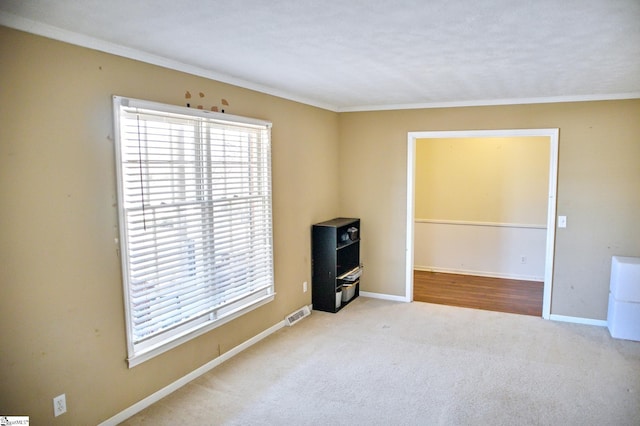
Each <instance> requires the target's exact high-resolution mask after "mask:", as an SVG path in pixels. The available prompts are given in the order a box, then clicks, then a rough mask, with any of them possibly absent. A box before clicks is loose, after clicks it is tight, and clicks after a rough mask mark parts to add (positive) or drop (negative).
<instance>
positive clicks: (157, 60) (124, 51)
mask: <svg viewBox="0 0 640 426" xmlns="http://www.w3.org/2000/svg"><path fill="white" fill-rule="evenodd" d="M0 25H4V26H6V27H9V28H13V29H16V30H20V31H25V32H28V33H31V34H36V35H39V36H42V37H47V38H51V39H53V40H58V41H62V42H65V43H70V44H73V45H76V46H82V47H86V48H88V49H93V50H98V51H100V52H105V53H110V54H112V55H117V56H122V57H124V58H129V59H134V60H137V61H141V62H146V63H148V64H152V65H158V66H161V67H164V68H169V69H172V70H176V71H182V72H186V73H189V74H192V75H196V76H199V77H204V78H209V79H212V80H216V81H219V82H222V83H228V84H232V85H234V86H238V87H242V88H245V89H249V90H255V91H256V92H260V93H264V94H267V95H272V96H277V97H279V98H283V99H288V100H290V101H294V102H299V103H302V104H305V105H310V106H315V107H318V108H322V109H326V110H329V111H333V112H361V111H389V110H403V109H427V108H457V107H469V106H492V105H523V104H546V103H560V102H589V101H610V100H621V99H638V98H640V92H630V93H612V94H590V95H573V96H550V97H539V98H507V99H485V100H477V101H451V102H424V103H410V104H391V105H355V106H343V107H339V106H337V105H333V104H328V103H326V102H321V101H318V100H315V99H310V98H306V97H303V96H299V95H296V94H292V93H290V92H287V91H284V90H281V89H276V88H274V87H269V86H265V85H262V84H257V83H253V82H250V81H247V80H243V79H239V78H236V77H232V76H230V75H228V74H223V73H220V72H215V71H211V70H207V69H204V68H200V67H196V66H194V65H189V64H185V63H183V62H179V61H176V60H173V59H169V58H165V57H163V56H158V55H154V54H152V53H148V52H144V51H141V50H138V49H133V48H129V47H125V46H121V45H118V44H115V43H111V42H107V41H104V40H100V39H97V38H94V37H89V36H86V35H83V34H79V33H75V32H72V31H68V30H64V29H62V28H58V27H54V26H52V25H48V24H44V23H41V22H37V21H33V20H31V19H27V18H23V17H21V16H17V15H14V14H12V13H8V12H4V11H0Z"/></svg>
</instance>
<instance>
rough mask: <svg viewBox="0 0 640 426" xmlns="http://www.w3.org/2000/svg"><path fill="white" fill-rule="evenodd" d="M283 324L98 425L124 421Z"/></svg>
mask: <svg viewBox="0 0 640 426" xmlns="http://www.w3.org/2000/svg"><path fill="white" fill-rule="evenodd" d="M284 326H285V321H284V320H282V321H280V322H279V323H277V324H275V325H273V326H272V327H269V328H268V329H266V330H264V331H263V332H261V333H259V334H257V335H255V336H253V337H252V338H250V339H249V340H246V341H244V342H243V343H241V344H239V345H238V346H236V347H234V348H232V349H230V350H228V351H227V352H225V353H223V354H221V355H220V356H218V357H217V358H215V359H213V360H211V361H209V362H208V363H206V364H205V365H203V366H202V367H200V368H197V369H195V370H193V371H192V372H191V373H188V374H187V375H185V376H182V377H181V378H179V379H178V380H176V381H175V382H173V383H171V384H169V385H168V386H165V387H164V388H162V389H160V390H159V391H157V392H154V393H153V394H151V395H149V396H148V397H146V398H144V399H142V400H140V401H138V402H136V403H135V404H133V405H132V406H130V407H129V408H127V409H125V410H123V411H121V412H119V413H118V414H116V415H115V416H113V417H111V418H109V419H107V420H105V421H104V422H102V423H100V425H99V426H112V425H113V426H115V425H118V424H120V423H122V422H124V421H125V420H127V419H128V418H130V417H131V416H133V415H135V414H137V413H139V412H140V411H142V410H144V409H145V408H147V407H149V406H150V405H152V404H154V403H156V402H158V401H159V400H161V399H162V398H164V397H165V396H167V395H169V394H171V393H172V392H175V391H176V390H178V389H180V388H181V387H183V386H184V385H186V384H188V383H189V382H191V381H192V380H194V379H197V378H198V377H200V376H202V375H203V374H205V373H207V372H208V371H210V370H212V369H213V368H215V367H217V366H218V365H220V364H222V363H223V362H225V361H227V360H228V359H230V358H232V357H234V356H236V355H238V354H239V353H240V352H242V351H244V350H245V349H248V348H249V347H251V346H253V345H255V344H256V343H258V342H259V341H261V340H262V339H264V338H266V337H268V336H270V335H271V334H273V333H275V332H276V331H278V330H280V329H281V328H283V327H284Z"/></svg>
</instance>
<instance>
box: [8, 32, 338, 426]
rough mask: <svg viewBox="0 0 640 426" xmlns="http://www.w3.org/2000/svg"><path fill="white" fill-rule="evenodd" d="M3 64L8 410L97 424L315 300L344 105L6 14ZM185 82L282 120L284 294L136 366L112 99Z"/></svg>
mask: <svg viewBox="0 0 640 426" xmlns="http://www.w3.org/2000/svg"><path fill="white" fill-rule="evenodd" d="M0 76H1V77H0V106H1V114H0V279H1V283H0V284H1V285H0V288H1V294H0V336H1V338H2V344H1V345H0V369H1V370H0V383H2V389H3V390H2V392H0V414H3V415H7V414H13V415H29V416H30V417H31V421H32V424H50V425H52V424H96V423H98V422H100V421H102V420H105V419H107V418H109V417H111V416H113V415H115V414H117V413H118V412H120V411H121V410H123V409H125V408H128V407H129V406H131V405H132V404H134V403H135V402H137V401H139V400H141V399H142V398H144V397H146V396H148V395H150V394H152V393H153V392H155V391H157V390H159V389H160V388H162V387H164V386H166V385H167V384H169V383H171V382H173V381H174V380H176V379H178V378H180V377H182V376H184V375H185V374H187V373H189V372H191V371H193V370H194V369H196V368H198V367H199V366H201V365H203V364H205V363H206V362H208V361H210V360H212V359H213V358H215V357H216V356H217V355H218V351H220V352H225V351H228V350H229V349H231V348H233V347H234V346H236V345H238V344H239V343H242V342H244V341H246V340H247V339H249V338H251V337H253V336H255V335H256V334H258V333H259V332H261V331H263V330H265V329H266V328H268V327H270V326H272V325H274V324H276V323H277V322H279V321H281V320H282V319H283V318H284V316H285V315H286V314H287V313H290V312H291V311H293V310H294V309H297V308H299V307H300V306H302V305H303V304H308V303H310V302H311V296H310V294H311V293H310V292H308V293H303V292H302V282H303V281H305V280H307V281H309V280H310V276H311V273H310V260H309V253H310V248H309V247H310V241H309V239H310V225H311V224H312V223H314V222H318V221H321V220H326V219H329V218H331V217H333V216H337V215H338V210H337V206H338V201H337V199H336V195H335V194H336V191H337V188H338V180H337V175H338V169H337V162H336V158H337V153H338V151H337V150H338V141H337V136H338V116H337V114H335V113H332V112H328V111H324V110H321V109H318V108H313V107H309V106H305V105H302V104H298V103H295V102H291V101H286V100H283V99H279V98H276V97H272V96H267V95H264V94H259V93H256V92H252V91H249V90H244V89H240V88H237V87H233V86H230V85H226V84H222V83H218V82H215V81H211V80H207V79H204V78H199V77H195V76H192V75H188V74H184V73H180V72H176V71H170V70H167V69H163V68H160V67H156V66H151V65H148V64H143V63H140V62H136V61H133V60H128V59H124V58H120V57H116V56H112V55H108V54H104V53H100V52H97V51H92V50H88V49H84V48H79V47H74V46H71V45H68V44H64V43H59V42H55V41H52V40H48V39H45V38H41V37H36V36H32V35H27V34H25V33H21V32H17V31H13V30H9V29H7V28H4V27H0ZM186 91H190V92H191V93H192V94H193V95H194V98H192V99H191V102H192V104H194V105H196V104H200V103H201V104H203V106H204V107H206V108H210V107H211V106H213V105H217V106H221V101H220V100H221V99H222V98H225V99H226V100H228V102H229V104H230V105H229V107H227V108H226V109H227V112H229V113H232V114H237V115H244V116H248V117H255V118H260V119H265V120H270V121H272V122H273V132H272V135H273V149H272V157H273V160H272V161H273V206H274V207H273V208H274V242H275V279H276V291H277V296H276V300H275V301H274V302H272V303H270V304H268V305H266V306H263V307H261V308H259V309H258V310H256V311H253V312H251V313H250V314H248V315H246V316H245V317H242V318H240V319H238V320H236V321H233V322H232V323H230V324H227V325H224V326H222V327H221V328H219V329H216V330H213V331H211V332H209V333H207V334H205V335H203V336H201V337H199V338H197V339H195V340H193V341H191V342H189V343H186V344H184V345H182V346H180V347H178V348H176V349H174V350H171V351H169V352H167V353H165V354H162V355H160V356H158V357H156V358H154V359H152V360H150V361H148V362H145V363H143V364H142V365H140V366H137V367H135V368H133V369H128V368H127V364H126V362H125V357H126V342H125V325H124V313H123V300H122V284H121V282H122V281H121V276H120V263H119V259H118V256H117V247H116V245H115V243H114V239H115V238H116V236H117V213H116V206H115V202H116V186H115V172H114V170H115V166H114V153H113V149H114V147H113V142H112V140H113V138H112V133H113V130H112V108H111V96H112V95H114V94H117V95H122V96H128V97H136V98H142V99H148V100H153V101H158V102H164V103H169V104H177V105H184V103H185V92H186ZM198 92H203V93H204V94H205V97H204V98H199V96H198V95H197V94H198ZM61 393H66V396H67V407H68V412H67V413H66V414H64V415H63V416H61V417H58V418H55V419H54V418H53V409H52V398H53V397H54V396H56V395H58V394H61Z"/></svg>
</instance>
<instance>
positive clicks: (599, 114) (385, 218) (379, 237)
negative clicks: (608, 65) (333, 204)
mask: <svg viewBox="0 0 640 426" xmlns="http://www.w3.org/2000/svg"><path fill="white" fill-rule="evenodd" d="M638 117H640V100H626V101H607V102H579V103H559V104H535V105H517V106H489V107H468V108H447V109H426V110H425V109H422V110H420V109H416V110H397V111H376V112H354V113H343V114H340V185H341V206H340V211H341V213H342V214H345V215H349V216H357V217H360V218H361V219H362V229H363V242H362V260H363V263H364V264H365V273H366V277H365V276H364V275H363V279H362V281H361V284H362V290H363V291H369V292H377V293H384V294H391V295H404V286H405V279H404V276H405V264H406V257H405V245H406V232H405V230H406V226H407V224H406V216H407V215H406V206H407V193H406V188H407V186H406V181H407V177H406V173H407V133H408V132H410V131H429V130H431V131H436V130H438V131H442V130H485V129H486V130H493V129H526V128H559V129H560V139H559V171H558V196H557V209H558V210H557V211H558V214H559V215H566V216H567V219H568V227H567V228H566V229H558V230H557V233H556V254H555V259H554V266H555V269H554V276H553V280H554V283H553V294H552V304H551V313H552V314H556V315H566V316H574V317H582V318H591V319H599V320H602V319H606V314H607V294H608V288H609V273H610V265H611V256H612V255H627V256H640V226H639V223H638V212H640V165H639V161H640V160H639V159H640V120H638ZM364 235H366V238H365V237H364Z"/></svg>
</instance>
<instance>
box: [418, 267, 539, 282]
mask: <svg viewBox="0 0 640 426" xmlns="http://www.w3.org/2000/svg"><path fill="white" fill-rule="evenodd" d="M413 269H414V270H416V271H425V272H439V273H444V274H457V275H473V276H476V277H488V278H504V279H508V280H521V281H544V277H540V276H535V275H517V274H501V273H500V272H486V271H474V270H471V269H448V268H437V267H434V266H422V265H413Z"/></svg>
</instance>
